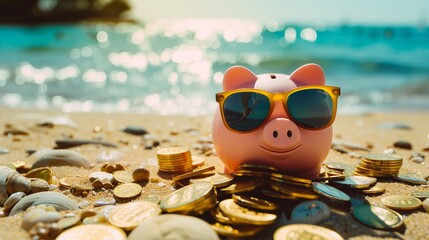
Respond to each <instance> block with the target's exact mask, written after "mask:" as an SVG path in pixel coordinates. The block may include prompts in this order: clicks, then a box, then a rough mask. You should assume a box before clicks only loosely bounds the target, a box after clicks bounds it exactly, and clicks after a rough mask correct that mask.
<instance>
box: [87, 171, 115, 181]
mask: <svg viewBox="0 0 429 240" xmlns="http://www.w3.org/2000/svg"><path fill="white" fill-rule="evenodd" d="M97 179H98V180H100V181H103V180H107V181H109V182H111V181H112V180H113V174H110V173H107V172H93V173H91V174H90V175H89V181H91V182H93V181H95V180H97Z"/></svg>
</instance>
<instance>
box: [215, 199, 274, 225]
mask: <svg viewBox="0 0 429 240" xmlns="http://www.w3.org/2000/svg"><path fill="white" fill-rule="evenodd" d="M219 208H220V210H221V211H222V213H223V214H225V215H226V216H228V217H233V218H237V219H239V220H240V221H241V222H243V223H247V224H250V225H257V226H264V225H269V224H272V223H273V222H274V221H275V220H276V219H277V215H275V214H272V213H265V212H256V211H253V210H251V209H248V208H244V207H242V206H240V205H238V204H237V203H235V202H234V200H232V199H226V200H223V201H221V202H220V203H219Z"/></svg>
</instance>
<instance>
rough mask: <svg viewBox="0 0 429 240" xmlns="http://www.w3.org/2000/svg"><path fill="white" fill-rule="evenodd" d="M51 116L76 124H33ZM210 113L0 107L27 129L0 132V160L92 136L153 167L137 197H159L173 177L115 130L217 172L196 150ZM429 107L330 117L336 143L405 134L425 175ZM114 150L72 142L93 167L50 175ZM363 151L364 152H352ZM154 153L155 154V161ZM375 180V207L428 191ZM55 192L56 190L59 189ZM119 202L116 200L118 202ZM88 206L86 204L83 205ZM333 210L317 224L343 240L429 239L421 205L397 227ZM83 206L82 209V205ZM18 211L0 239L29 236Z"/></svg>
mask: <svg viewBox="0 0 429 240" xmlns="http://www.w3.org/2000/svg"><path fill="white" fill-rule="evenodd" d="M49 116H67V117H69V118H70V119H72V120H73V121H74V122H75V123H76V124H77V127H76V128H72V127H69V126H54V127H42V126H37V123H38V122H39V121H40V120H41V119H44V118H46V117H49ZM211 121H212V117H211V116H197V117H191V116H160V115H139V114H132V113H93V112H90V113H62V112H57V111H53V110H51V111H42V110H33V109H31V110H30V109H28V110H26V109H20V110H17V109H9V108H4V107H1V108H0V130H1V133H3V132H4V130H5V129H6V125H7V124H11V125H12V126H14V127H16V128H19V129H22V130H25V131H26V132H28V135H14V136H11V135H9V136H4V135H3V134H2V135H1V136H0V148H6V149H9V150H10V152H9V153H8V154H0V164H2V163H9V162H13V161H24V162H25V163H27V164H32V163H33V162H34V161H35V159H36V157H35V156H34V155H30V156H28V154H27V153H26V151H27V150H41V149H44V148H49V149H52V148H54V147H55V140H57V139H64V138H66V137H71V138H74V139H97V140H102V141H107V142H111V143H114V144H116V145H117V146H118V147H117V148H115V150H117V151H120V152H123V153H124V154H125V157H124V159H123V160H122V161H121V163H122V164H123V165H124V166H125V167H126V169H130V170H132V169H134V168H136V167H138V166H140V165H142V164H145V165H146V166H147V167H148V168H149V170H150V173H151V181H150V182H149V183H147V184H146V185H145V186H144V187H143V192H142V194H141V195H140V196H139V197H137V200H138V199H145V197H148V196H150V195H157V196H159V197H160V198H161V199H162V197H163V196H165V195H166V194H168V193H170V192H172V191H173V188H172V187H171V183H172V180H171V176H169V175H165V174H159V173H158V166H157V165H156V147H155V148H152V149H144V148H145V146H144V140H143V139H142V137H141V136H134V135H130V134H127V133H124V132H123V131H121V129H122V128H124V127H125V126H129V125H136V126H142V127H144V128H145V129H146V130H147V131H148V132H149V133H150V134H151V135H153V136H154V137H155V138H156V139H157V140H159V141H160V146H159V147H170V146H184V147H189V148H190V149H191V152H192V155H198V156H203V157H204V158H205V160H206V161H205V165H204V166H205V167H207V166H215V167H216V172H222V171H223V165H222V163H221V161H220V160H219V159H218V157H217V156H216V155H215V154H211V155H209V153H207V152H205V154H204V153H202V152H201V151H200V150H198V149H196V148H195V147H196V146H198V145H197V144H198V143H199V142H207V140H208V139H210V138H211ZM391 122H399V123H403V124H407V125H409V126H411V129H410V130H403V129H383V128H380V127H378V126H379V125H380V124H385V123H391ZM428 123H429V113H428V112H394V113H371V114H364V115H339V116H337V119H336V121H335V123H334V138H335V139H336V140H339V141H346V142H352V143H356V144H360V145H363V146H368V147H370V148H371V152H372V153H382V152H383V151H384V150H385V149H388V148H393V143H394V142H396V141H397V140H405V141H408V142H410V143H411V144H412V147H413V149H412V150H406V149H399V148H395V149H394V150H395V151H396V153H397V154H398V155H400V156H402V157H403V159H404V161H403V166H402V168H401V172H405V173H417V174H420V175H421V176H422V177H426V176H428V175H429V164H428V161H429V157H428V156H429V153H428V152H424V151H423V150H422V149H423V148H424V147H425V146H427V145H428V144H429V125H428ZM112 149H113V148H109V147H104V146H99V145H83V146H79V147H74V148H71V150H74V151H76V152H79V153H81V154H82V155H84V156H86V157H87V158H88V159H89V160H90V162H91V163H93V164H94V167H93V168H91V169H79V171H78V172H77V171H76V168H73V167H52V169H53V172H54V175H55V176H56V177H57V178H58V179H60V178H62V177H66V176H73V175H76V174H79V175H81V176H84V177H85V178H88V175H89V174H90V173H92V172H94V171H100V166H101V165H102V163H97V161H96V159H97V156H98V155H99V154H100V153H102V152H106V151H110V150H112ZM355 152H356V153H359V154H365V153H367V152H365V151H355ZM413 152H419V153H422V154H424V155H425V156H426V158H427V159H426V162H424V163H415V162H413V161H411V160H409V158H410V156H411V154H412V153H413ZM154 158H155V160H154ZM326 161H327V162H343V163H349V164H352V165H355V164H357V163H358V162H359V159H358V158H353V157H351V156H350V155H348V154H341V153H339V152H337V151H334V150H331V151H330V153H329V155H328V157H327V159H326ZM378 184H379V185H381V186H384V187H386V192H385V193H383V194H381V195H377V196H368V197H366V200H367V201H369V202H370V203H372V204H375V205H383V204H382V203H381V198H382V197H384V196H388V195H393V194H409V193H412V192H414V191H429V187H427V186H424V185H422V186H413V185H408V184H405V183H400V182H397V181H392V180H380V181H379V183H378ZM54 191H59V192H61V191H62V189H56V190H54ZM67 196H69V197H70V198H72V199H73V200H75V201H76V202H77V203H78V202H81V201H82V200H84V198H82V197H76V196H74V195H72V194H70V193H68V194H67ZM107 196H110V197H111V196H112V193H111V192H103V191H98V192H96V194H95V196H94V195H92V194H89V196H88V197H86V198H85V199H86V200H88V201H89V202H90V203H93V202H94V201H95V200H96V199H98V198H102V197H107ZM117 204H119V203H117ZM90 208H92V207H91V206H89V207H87V208H86V209H85V210H88V209H90ZM331 210H332V215H331V217H330V218H329V219H328V220H325V221H323V222H321V223H320V224H318V225H321V226H325V227H327V228H330V229H333V230H334V231H336V232H338V233H339V234H340V235H341V236H343V237H344V238H345V239H378V238H392V239H427V236H428V235H429V228H428V223H429V213H427V212H426V211H425V210H424V209H423V207H421V208H420V209H418V210H413V211H400V213H401V214H402V215H403V216H404V223H405V224H404V227H403V228H400V229H398V230H395V231H382V230H376V229H373V228H369V227H366V226H364V225H362V224H361V223H359V222H358V221H356V220H355V219H354V218H353V216H352V215H351V213H350V210H347V209H346V210H344V209H337V208H334V207H332V208H331ZM80 211H81V210H80ZM22 216H23V214H22V213H21V214H17V215H15V216H12V217H0V239H30V236H29V234H28V233H27V232H26V231H25V230H23V229H22V228H21V227H20V226H21V221H22Z"/></svg>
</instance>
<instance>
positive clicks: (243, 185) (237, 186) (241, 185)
mask: <svg viewBox="0 0 429 240" xmlns="http://www.w3.org/2000/svg"><path fill="white" fill-rule="evenodd" d="M264 184H265V181H264V180H263V179H252V180H245V181H240V182H237V183H233V184H231V185H229V186H228V187H226V188H222V189H220V191H219V192H221V193H228V194H232V193H240V192H250V191H253V190H255V189H257V188H259V187H262V186H263V185H264Z"/></svg>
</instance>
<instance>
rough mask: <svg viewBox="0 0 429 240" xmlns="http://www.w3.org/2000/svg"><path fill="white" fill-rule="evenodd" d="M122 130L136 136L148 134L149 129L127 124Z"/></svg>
mask: <svg viewBox="0 0 429 240" xmlns="http://www.w3.org/2000/svg"><path fill="white" fill-rule="evenodd" d="M122 131H123V132H126V133H129V134H132V135H136V136H141V135H146V134H148V131H147V130H146V129H145V128H143V127H139V126H126V127H125V128H123V129H122Z"/></svg>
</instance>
